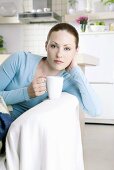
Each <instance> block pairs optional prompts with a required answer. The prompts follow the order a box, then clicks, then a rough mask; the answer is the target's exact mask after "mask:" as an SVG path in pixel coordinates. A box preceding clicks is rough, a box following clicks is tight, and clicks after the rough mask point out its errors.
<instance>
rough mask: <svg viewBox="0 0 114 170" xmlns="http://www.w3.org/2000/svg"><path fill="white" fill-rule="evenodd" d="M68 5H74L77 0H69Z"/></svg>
mask: <svg viewBox="0 0 114 170" xmlns="http://www.w3.org/2000/svg"><path fill="white" fill-rule="evenodd" d="M68 2H69V5H70V6H74V5H75V4H76V3H77V2H78V1H77V0H69V1H68Z"/></svg>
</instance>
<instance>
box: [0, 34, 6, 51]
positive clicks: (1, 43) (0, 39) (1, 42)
mask: <svg viewBox="0 0 114 170" xmlns="http://www.w3.org/2000/svg"><path fill="white" fill-rule="evenodd" d="M5 50H6V49H5V48H4V39H3V36H2V35H0V53H3V52H4V51H5Z"/></svg>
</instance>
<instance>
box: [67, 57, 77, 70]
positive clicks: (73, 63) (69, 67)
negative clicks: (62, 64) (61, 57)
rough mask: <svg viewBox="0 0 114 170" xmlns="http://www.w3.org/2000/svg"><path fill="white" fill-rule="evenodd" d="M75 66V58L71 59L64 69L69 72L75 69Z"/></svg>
mask: <svg viewBox="0 0 114 170" xmlns="http://www.w3.org/2000/svg"><path fill="white" fill-rule="evenodd" d="M76 66H77V59H76V56H74V57H73V59H72V61H71V63H70V64H69V66H68V67H66V69H65V70H66V71H70V70H71V69H72V68H74V67H76Z"/></svg>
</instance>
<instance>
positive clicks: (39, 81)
mask: <svg viewBox="0 0 114 170" xmlns="http://www.w3.org/2000/svg"><path fill="white" fill-rule="evenodd" d="M45 92H46V77H38V78H35V79H34V80H33V81H32V83H31V84H30V86H28V95H29V96H30V98H34V97H37V96H40V95H43V94H44V93H45Z"/></svg>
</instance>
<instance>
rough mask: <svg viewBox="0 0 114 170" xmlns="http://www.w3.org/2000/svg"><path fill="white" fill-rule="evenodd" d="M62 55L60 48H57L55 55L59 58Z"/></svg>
mask: <svg viewBox="0 0 114 170" xmlns="http://www.w3.org/2000/svg"><path fill="white" fill-rule="evenodd" d="M62 56H63V52H62V49H58V52H57V57H58V58H61V57H62Z"/></svg>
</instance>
